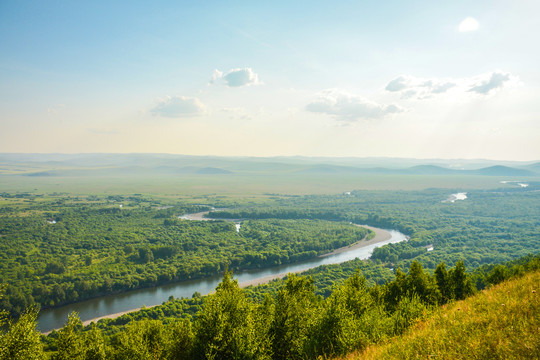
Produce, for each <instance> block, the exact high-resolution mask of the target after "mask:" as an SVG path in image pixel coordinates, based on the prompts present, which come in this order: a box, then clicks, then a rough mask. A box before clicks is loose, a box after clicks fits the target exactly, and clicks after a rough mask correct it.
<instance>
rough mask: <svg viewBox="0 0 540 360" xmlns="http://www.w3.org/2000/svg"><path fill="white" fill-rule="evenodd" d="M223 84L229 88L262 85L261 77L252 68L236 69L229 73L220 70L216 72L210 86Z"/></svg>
mask: <svg viewBox="0 0 540 360" xmlns="http://www.w3.org/2000/svg"><path fill="white" fill-rule="evenodd" d="M218 83H223V84H225V85H226V86H228V87H241V86H250V85H258V84H261V82H260V81H259V76H258V75H257V74H256V73H255V72H254V71H253V69H252V68H248V67H246V68H236V69H231V70H229V71H228V72H227V73H223V72H222V71H219V70H217V69H216V70H214V73H213V74H212V78H211V79H210V84H218Z"/></svg>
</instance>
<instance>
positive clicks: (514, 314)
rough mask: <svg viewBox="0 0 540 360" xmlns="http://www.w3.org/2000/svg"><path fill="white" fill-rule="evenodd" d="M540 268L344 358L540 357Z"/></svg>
mask: <svg viewBox="0 0 540 360" xmlns="http://www.w3.org/2000/svg"><path fill="white" fill-rule="evenodd" d="M539 285H540V271H536V272H533V273H528V274H526V275H525V276H524V277H521V278H517V279H513V280H510V281H507V282H504V283H502V284H499V285H498V286H495V287H493V288H491V289H489V290H486V291H483V292H481V293H479V294H477V295H475V296H474V297H471V298H469V299H466V300H464V301H459V302H456V303H453V304H451V305H449V306H446V307H444V308H441V309H440V310H438V311H437V312H435V313H434V314H433V315H432V316H431V317H430V318H429V319H428V320H426V321H424V322H421V323H418V324H417V325H416V326H414V327H413V328H411V329H410V330H409V331H408V332H407V333H406V334H405V335H403V336H401V337H397V338H393V339H391V340H389V341H388V342H387V343H386V344H381V345H373V346H371V347H368V348H367V349H365V351H362V352H357V353H353V354H350V355H349V356H347V357H345V359H540V293H539V292H538V290H539V289H538V288H539Z"/></svg>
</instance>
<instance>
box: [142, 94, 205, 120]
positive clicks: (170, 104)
mask: <svg viewBox="0 0 540 360" xmlns="http://www.w3.org/2000/svg"><path fill="white" fill-rule="evenodd" d="M150 112H151V113H152V115H154V116H163V117H170V118H185V117H193V116H197V115H203V114H204V113H206V107H205V106H204V104H203V103H202V102H200V101H199V99H197V98H192V97H187V96H172V97H171V96H167V97H166V98H164V99H163V100H161V101H160V102H159V103H158V104H157V105H156V106H155V107H154V108H153V109H152V110H150Z"/></svg>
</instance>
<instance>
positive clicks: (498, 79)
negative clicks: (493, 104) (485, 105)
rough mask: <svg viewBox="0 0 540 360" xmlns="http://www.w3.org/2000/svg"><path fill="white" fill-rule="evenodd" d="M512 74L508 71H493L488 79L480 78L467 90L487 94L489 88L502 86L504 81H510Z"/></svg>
mask: <svg viewBox="0 0 540 360" xmlns="http://www.w3.org/2000/svg"><path fill="white" fill-rule="evenodd" d="M511 78H512V76H511V75H510V73H502V72H493V73H491V76H490V77H489V79H484V80H480V81H479V82H478V83H476V84H475V85H474V86H472V87H471V88H470V89H469V91H472V92H475V93H477V94H483V95H486V94H488V93H489V92H490V91H491V90H495V89H498V88H502V87H503V86H504V84H505V83H507V82H509V81H511Z"/></svg>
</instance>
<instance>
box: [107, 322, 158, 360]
mask: <svg viewBox="0 0 540 360" xmlns="http://www.w3.org/2000/svg"><path fill="white" fill-rule="evenodd" d="M167 346H168V344H167V337H166V334H165V331H164V326H163V323H162V322H161V321H159V320H142V321H135V322H131V323H130V324H129V325H128V326H127V327H126V330H125V331H123V332H122V333H120V335H119V336H118V338H117V341H116V344H115V346H114V347H115V349H116V358H118V359H161V356H162V354H163V352H164V349H165V348H166V347H167Z"/></svg>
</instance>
